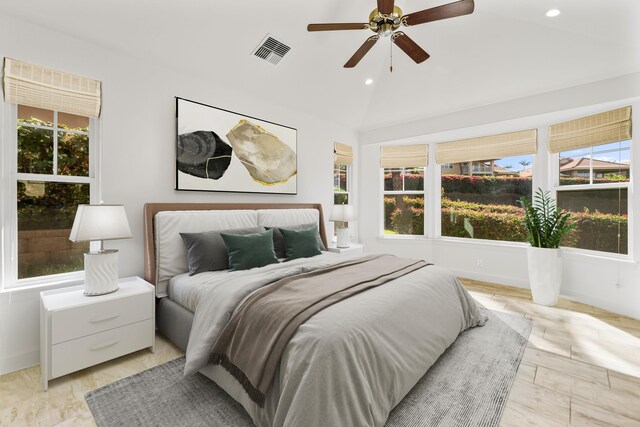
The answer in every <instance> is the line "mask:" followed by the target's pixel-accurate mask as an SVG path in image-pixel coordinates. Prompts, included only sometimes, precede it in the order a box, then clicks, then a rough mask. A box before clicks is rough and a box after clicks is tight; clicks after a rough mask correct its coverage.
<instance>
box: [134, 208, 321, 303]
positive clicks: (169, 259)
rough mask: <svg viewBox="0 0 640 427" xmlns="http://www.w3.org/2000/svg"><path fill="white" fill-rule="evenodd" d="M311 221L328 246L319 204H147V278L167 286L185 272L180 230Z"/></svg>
mask: <svg viewBox="0 0 640 427" xmlns="http://www.w3.org/2000/svg"><path fill="white" fill-rule="evenodd" d="M310 222H317V223H318V227H319V228H318V229H319V231H320V236H321V237H322V241H323V242H324V244H325V246H326V245H327V238H326V232H325V228H324V218H323V215H322V205H321V204H319V203H147V204H146V205H145V206H144V229H145V233H144V277H145V280H147V281H148V282H150V283H152V284H154V285H157V286H159V288H160V287H162V288H164V287H166V283H167V282H168V278H169V277H170V276H173V275H175V274H179V273H182V272H184V271H186V250H185V248H184V245H183V244H182V241H181V238H180V236H179V233H180V232H200V231H209V230H225V229H233V228H244V227H252V226H265V227H273V226H281V227H282V226H291V225H297V224H303V223H310ZM158 230H160V233H159V232H158ZM158 234H160V235H158ZM183 264H184V265H183ZM183 270H184V271H183ZM158 291H159V292H158V294H159V295H161V294H164V289H162V291H161V290H160V289H158Z"/></svg>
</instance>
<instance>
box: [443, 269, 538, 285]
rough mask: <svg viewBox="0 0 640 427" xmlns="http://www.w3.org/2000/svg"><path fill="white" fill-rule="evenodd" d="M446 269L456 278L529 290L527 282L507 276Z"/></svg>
mask: <svg viewBox="0 0 640 427" xmlns="http://www.w3.org/2000/svg"><path fill="white" fill-rule="evenodd" d="M448 269H449V270H451V271H452V272H453V274H455V275H456V276H458V277H464V278H467V279H473V280H480V281H481V282H490V283H496V284H498V285H505V286H513V287H516V288H525V289H529V281H528V280H522V279H516V278H514V277H508V276H501V275H498V274H491V273H479V272H477V271H469V270H462V269H458V268H451V267H448Z"/></svg>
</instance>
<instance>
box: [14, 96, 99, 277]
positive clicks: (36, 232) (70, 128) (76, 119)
mask: <svg viewBox="0 0 640 427" xmlns="http://www.w3.org/2000/svg"><path fill="white" fill-rule="evenodd" d="M16 109H17V123H16V127H15V129H16V132H15V137H16V139H15V142H16V143H15V145H13V148H8V149H7V152H10V153H11V157H13V158H14V159H16V164H15V165H16V166H15V173H14V174H11V175H10V176H12V177H14V179H15V187H14V189H15V199H14V200H13V201H12V202H11V203H10V205H12V206H15V210H14V211H13V212H12V214H11V218H13V220H12V227H11V228H12V229H13V230H14V231H13V233H16V235H17V239H11V240H12V241H15V242H17V247H12V248H11V250H10V253H11V255H12V256H11V257H10V258H11V259H15V260H16V262H12V263H10V267H9V268H10V275H9V276H10V282H11V283H15V282H16V280H20V279H30V278H35V277H39V276H46V275H51V274H59V273H68V272H73V271H79V270H82V269H83V255H82V254H83V252H86V251H87V250H88V248H89V245H88V243H72V242H71V241H70V240H69V232H70V229H71V225H72V224H73V220H74V217H75V212H76V208H77V205H78V204H81V203H90V194H91V187H92V186H93V185H94V178H93V176H94V174H93V168H92V165H91V163H92V162H91V158H92V154H93V153H92V150H93V145H94V144H93V142H92V137H91V135H92V129H91V127H92V126H91V123H93V122H92V121H91V120H90V119H89V118H88V117H83V116H78V115H73V114H67V113H62V112H57V111H52V110H46V109H40V108H34V107H26V106H22V105H18V106H17V108H16ZM14 117H15V116H14ZM11 150H15V151H11ZM10 197H11V198H13V196H10Z"/></svg>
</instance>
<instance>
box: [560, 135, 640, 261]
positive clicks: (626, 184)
mask: <svg viewBox="0 0 640 427" xmlns="http://www.w3.org/2000/svg"><path fill="white" fill-rule="evenodd" d="M633 141H634V138H632V139H631V140H630V144H629V159H630V162H629V181H621V182H612V183H609V184H594V183H593V178H594V177H593V162H592V160H593V146H592V147H590V157H591V159H590V163H589V181H590V184H570V185H560V154H561V153H552V154H551V155H550V156H549V162H550V163H551V164H550V167H549V172H550V173H551V176H552V181H551V184H552V188H551V190H552V193H553V195H554V197H555V199H556V200H558V193H559V192H562V191H578V190H612V189H619V188H625V189H626V190H627V195H628V197H627V248H628V251H627V253H626V254H618V253H615V252H604V251H596V250H593V249H582V248H572V247H568V246H561V248H562V250H563V251H566V252H568V253H573V254H583V255H590V256H597V257H606V258H613V259H619V260H633V259H634V258H633V257H634V246H633V242H634V238H633V236H635V234H634V224H633V221H634V219H633V218H634V215H633V203H632V201H633V174H634V169H635V167H634V164H633V160H634V155H635V153H634V151H635V148H634V145H635V144H634V143H633ZM603 145H604V144H603Z"/></svg>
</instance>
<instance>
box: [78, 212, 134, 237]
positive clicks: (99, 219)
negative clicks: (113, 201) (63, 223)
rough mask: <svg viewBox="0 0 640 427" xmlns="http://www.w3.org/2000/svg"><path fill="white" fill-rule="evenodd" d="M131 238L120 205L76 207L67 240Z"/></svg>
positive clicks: (124, 214) (125, 215)
mask: <svg viewBox="0 0 640 427" xmlns="http://www.w3.org/2000/svg"><path fill="white" fill-rule="evenodd" d="M129 238H131V229H130V228H129V222H128V221H127V214H126V212H125V210H124V206H122V205H78V210H77V211H76V218H75V220H74V221H73V227H72V228H71V235H70V236H69V240H71V241H72V242H88V241H92V240H114V239H129Z"/></svg>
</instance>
